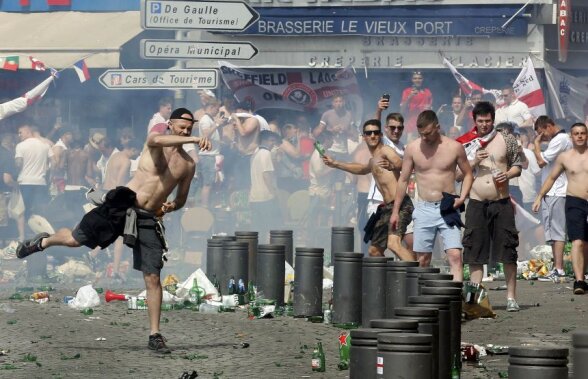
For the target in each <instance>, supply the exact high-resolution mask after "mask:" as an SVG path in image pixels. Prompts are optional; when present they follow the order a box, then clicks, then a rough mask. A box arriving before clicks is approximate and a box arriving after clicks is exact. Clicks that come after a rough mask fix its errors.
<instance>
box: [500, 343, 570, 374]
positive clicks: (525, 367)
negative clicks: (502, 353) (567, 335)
mask: <svg viewBox="0 0 588 379" xmlns="http://www.w3.org/2000/svg"><path fill="white" fill-rule="evenodd" d="M574 363H575V362H574ZM508 378H509V379H529V378H541V379H568V349H563V348H548V347H516V346H515V347H510V348H509V349H508Z"/></svg>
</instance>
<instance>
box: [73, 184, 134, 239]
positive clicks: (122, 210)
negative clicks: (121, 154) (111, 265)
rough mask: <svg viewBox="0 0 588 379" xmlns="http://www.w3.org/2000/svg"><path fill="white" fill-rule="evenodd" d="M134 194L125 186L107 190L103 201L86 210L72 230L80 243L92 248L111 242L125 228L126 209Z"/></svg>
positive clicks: (132, 203)
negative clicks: (88, 210)
mask: <svg viewBox="0 0 588 379" xmlns="http://www.w3.org/2000/svg"><path fill="white" fill-rule="evenodd" d="M136 196H137V195H136V194H135V192H133V191H132V190H130V189H129V188H127V187H116V188H115V189H113V190H110V191H108V193H107V194H106V198H105V200H104V203H102V204H100V205H99V206H98V207H96V208H94V209H92V210H91V211H90V212H88V213H87V214H86V215H84V217H82V220H81V221H80V223H79V224H78V225H77V226H76V227H75V228H74V230H73V231H72V236H73V238H74V239H75V240H76V241H77V242H78V243H79V244H80V245H84V246H87V247H89V248H90V249H94V248H95V247H96V246H100V247H101V248H103V249H104V248H105V247H107V246H109V245H110V244H112V243H113V242H114V241H116V239H117V238H118V237H119V236H122V234H123V232H124V229H125V220H126V214H127V209H129V208H130V207H132V206H133V205H134V204H135V200H136Z"/></svg>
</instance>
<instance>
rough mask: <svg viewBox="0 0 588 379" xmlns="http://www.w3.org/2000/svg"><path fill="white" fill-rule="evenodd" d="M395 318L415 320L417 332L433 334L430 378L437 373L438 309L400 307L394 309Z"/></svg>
mask: <svg viewBox="0 0 588 379" xmlns="http://www.w3.org/2000/svg"><path fill="white" fill-rule="evenodd" d="M394 313H395V316H394V317H395V318H398V319H403V320H415V321H418V323H419V334H430V335H432V336H433V340H432V342H431V347H432V350H431V352H432V359H431V378H435V377H437V375H438V374H439V311H438V310H437V309H435V308H422V307H401V308H396V309H395V310H394Z"/></svg>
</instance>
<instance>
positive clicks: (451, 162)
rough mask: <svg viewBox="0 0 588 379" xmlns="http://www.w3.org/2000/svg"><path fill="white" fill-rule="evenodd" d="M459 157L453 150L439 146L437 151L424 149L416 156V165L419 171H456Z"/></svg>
mask: <svg viewBox="0 0 588 379" xmlns="http://www.w3.org/2000/svg"><path fill="white" fill-rule="evenodd" d="M456 161H457V156H456V155H455V152H454V151H452V150H451V149H447V148H445V147H444V146H443V147H442V146H439V147H438V148H437V149H430V150H429V149H426V148H424V149H422V151H417V153H416V154H414V164H415V168H416V169H417V170H418V171H431V170H433V171H452V170H455V166H456Z"/></svg>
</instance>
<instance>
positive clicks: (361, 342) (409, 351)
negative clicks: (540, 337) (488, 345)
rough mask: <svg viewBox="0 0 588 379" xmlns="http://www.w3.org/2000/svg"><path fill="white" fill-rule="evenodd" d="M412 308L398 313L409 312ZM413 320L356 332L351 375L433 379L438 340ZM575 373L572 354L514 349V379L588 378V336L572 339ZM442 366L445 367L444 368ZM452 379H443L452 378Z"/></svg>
mask: <svg viewBox="0 0 588 379" xmlns="http://www.w3.org/2000/svg"><path fill="white" fill-rule="evenodd" d="M406 309H409V308H398V310H403V312H405V310H406ZM420 324H421V323H420V322H417V321H411V320H403V319H390V320H372V322H371V326H372V328H364V329H355V330H352V331H351V350H350V366H349V369H350V375H349V377H350V378H351V379H353V378H362V379H371V378H378V379H382V378H383V379H400V378H412V379H429V378H436V377H437V376H436V375H435V374H434V373H432V372H433V371H434V363H435V359H434V354H435V353H434V345H435V336H434V334H425V333H421V332H420V329H421V325H420ZM572 343H573V352H574V353H573V355H574V357H573V358H574V368H573V376H571V377H570V376H569V369H568V349H567V348H558V347H546V346H516V347H510V349H509V359H508V363H509V366H508V378H509V379H529V378H541V379H568V378H573V379H586V378H588V331H581V332H577V333H574V335H573V337H572ZM439 363H441V362H439ZM450 377H451V376H450V374H449V373H447V374H446V376H443V377H441V376H439V378H450Z"/></svg>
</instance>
